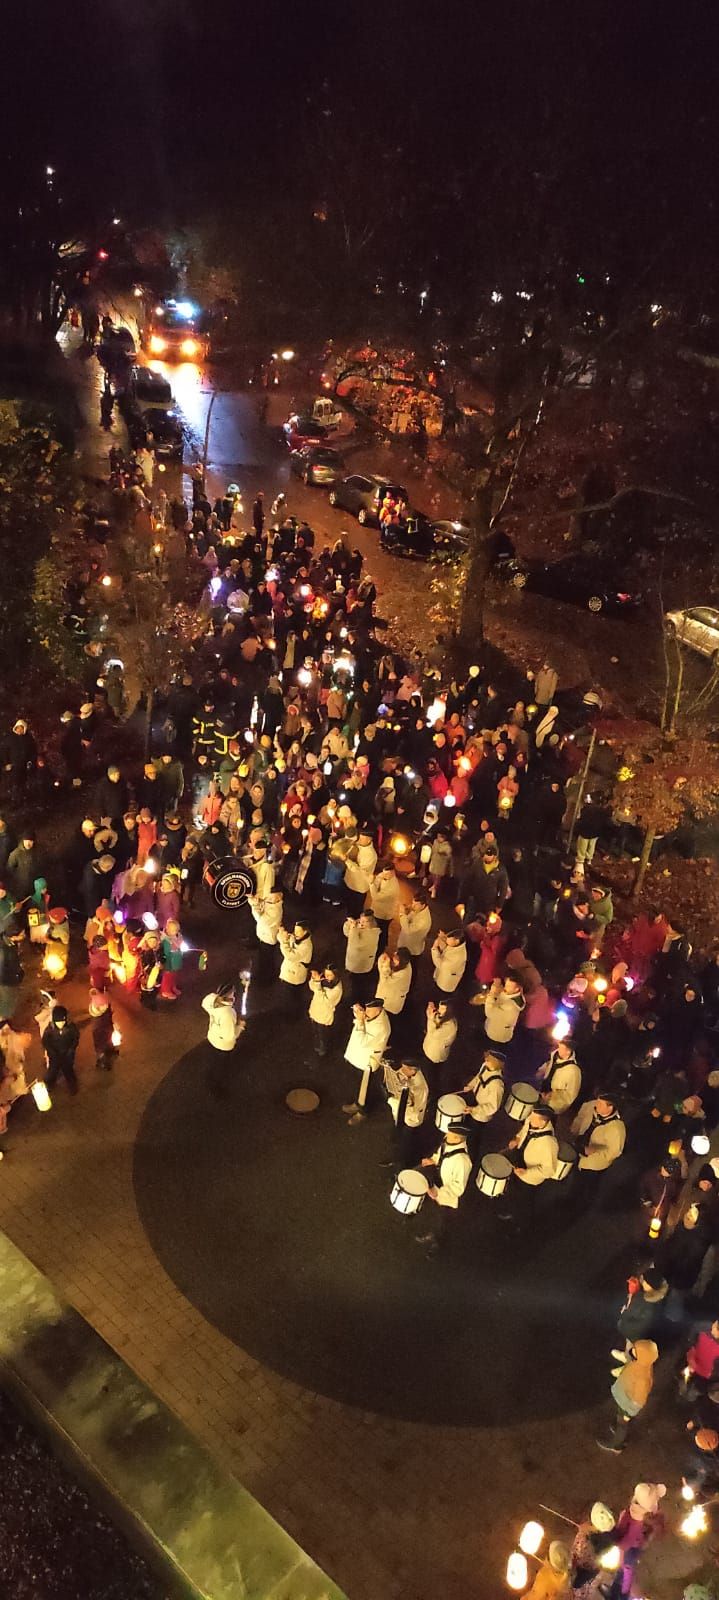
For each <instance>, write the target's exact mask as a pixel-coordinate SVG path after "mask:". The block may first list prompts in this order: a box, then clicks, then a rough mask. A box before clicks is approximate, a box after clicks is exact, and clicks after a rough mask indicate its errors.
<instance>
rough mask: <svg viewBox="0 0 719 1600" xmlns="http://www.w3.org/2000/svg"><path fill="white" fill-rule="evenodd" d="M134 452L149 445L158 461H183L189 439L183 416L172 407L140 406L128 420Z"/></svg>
mask: <svg viewBox="0 0 719 1600" xmlns="http://www.w3.org/2000/svg"><path fill="white" fill-rule="evenodd" d="M126 420H127V431H128V433H129V435H130V443H131V445H132V447H133V449H134V450H137V449H139V448H140V446H141V445H145V444H146V445H149V447H150V449H151V450H152V451H154V454H155V456H156V457H157V459H158V461H165V460H170V461H181V460H182V452H183V450H184V448H185V435H184V431H183V427H182V418H181V417H180V414H179V412H177V411H175V410H174V409H173V408H172V407H170V406H146V407H144V408H143V407H141V406H136V407H134V408H133V410H132V412H131V413H130V415H129V416H128V417H127V419H126Z"/></svg>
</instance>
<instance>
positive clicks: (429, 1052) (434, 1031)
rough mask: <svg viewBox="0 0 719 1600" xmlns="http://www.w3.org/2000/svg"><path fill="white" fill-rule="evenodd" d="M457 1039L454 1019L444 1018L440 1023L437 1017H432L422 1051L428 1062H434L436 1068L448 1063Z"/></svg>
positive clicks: (428, 1019)
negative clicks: (445, 1062)
mask: <svg viewBox="0 0 719 1600" xmlns="http://www.w3.org/2000/svg"><path fill="white" fill-rule="evenodd" d="M456 1037H457V1023H456V1021H455V1018H454V1017H444V1018H443V1019H442V1021H438V1019H437V1017H436V1016H433V1015H430V1016H429V1017H428V1018H427V1026H426V1028H425V1033H424V1038H423V1040H422V1049H423V1051H424V1053H425V1055H426V1057H427V1060H428V1061H434V1063H435V1065H436V1066H439V1065H440V1063H441V1062H442V1061H446V1060H447V1056H448V1055H449V1052H450V1050H451V1048H452V1045H453V1044H454V1041H455V1039H456Z"/></svg>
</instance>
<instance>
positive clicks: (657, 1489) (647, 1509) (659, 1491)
mask: <svg viewBox="0 0 719 1600" xmlns="http://www.w3.org/2000/svg"><path fill="white" fill-rule="evenodd" d="M666 1492H667V1486H666V1484H665V1483H638V1484H637V1485H636V1487H635V1490H634V1494H633V1495H632V1498H631V1500H630V1502H629V1515H630V1517H633V1518H634V1521H635V1522H637V1521H640V1520H641V1518H642V1517H647V1516H654V1515H655V1513H656V1512H657V1511H658V1510H659V1502H660V1500H663V1499H664V1496H665V1494H666Z"/></svg>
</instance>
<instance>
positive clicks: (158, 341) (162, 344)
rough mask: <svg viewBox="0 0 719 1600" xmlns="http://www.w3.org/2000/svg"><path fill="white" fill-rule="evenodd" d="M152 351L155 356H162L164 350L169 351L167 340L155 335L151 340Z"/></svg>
mask: <svg viewBox="0 0 719 1600" xmlns="http://www.w3.org/2000/svg"><path fill="white" fill-rule="evenodd" d="M150 349H151V351H152V354H153V356H161V355H162V352H163V350H166V349H167V340H166V339H163V338H162V336H161V335H160V334H159V333H153V335H152V338H151V340H150Z"/></svg>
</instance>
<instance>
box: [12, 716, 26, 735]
mask: <svg viewBox="0 0 719 1600" xmlns="http://www.w3.org/2000/svg"><path fill="white" fill-rule="evenodd" d="M12 731H13V733H27V723H26V722H23V719H22V717H18V719H17V722H14V723H13V725H12Z"/></svg>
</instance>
